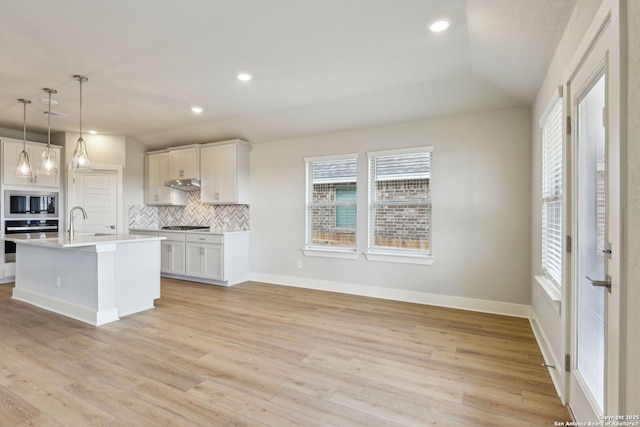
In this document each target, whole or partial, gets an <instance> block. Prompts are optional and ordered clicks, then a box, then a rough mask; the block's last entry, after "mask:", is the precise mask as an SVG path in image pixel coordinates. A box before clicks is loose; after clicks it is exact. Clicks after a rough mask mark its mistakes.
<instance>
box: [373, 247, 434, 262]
mask: <svg viewBox="0 0 640 427" xmlns="http://www.w3.org/2000/svg"><path fill="white" fill-rule="evenodd" d="M364 256H365V257H366V258H367V261H381V262H396V263H401V264H419V265H433V261H434V260H435V258H434V257H433V256H431V255H419V254H408V253H401V252H400V250H395V251H394V250H374V249H370V250H368V251H367V252H364Z"/></svg>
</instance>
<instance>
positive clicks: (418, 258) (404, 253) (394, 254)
mask: <svg viewBox="0 0 640 427" xmlns="http://www.w3.org/2000/svg"><path fill="white" fill-rule="evenodd" d="M432 152H433V146H432V145H427V146H424V145H423V146H419V147H409V148H401V149H396V150H382V151H369V152H367V181H368V182H367V250H366V252H364V255H365V257H366V258H367V261H380V262H393V263H401V264H418V265H433V262H434V260H435V258H434V257H433V252H431V253H429V254H427V253H425V252H422V251H417V250H415V251H413V250H406V249H404V250H403V249H386V248H385V249H382V248H373V247H371V233H372V227H371V203H372V200H371V194H372V185H373V183H372V182H371V158H373V157H378V156H395V155H403V154H416V153H432ZM430 205H433V203H430ZM429 243H430V244H431V243H432V242H429Z"/></svg>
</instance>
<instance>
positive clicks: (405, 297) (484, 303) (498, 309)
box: [249, 273, 531, 318]
mask: <svg viewBox="0 0 640 427" xmlns="http://www.w3.org/2000/svg"><path fill="white" fill-rule="evenodd" d="M249 280H251V281H254V282H264V283H271V284H274V285H282V286H292V287H296V288H305V289H315V290H320V291H331V292H339V293H343V294H351V295H360V296H366V297H372V298H381V299H388V300H393V301H404V302H412V303H417V304H425V305H434V306H439V307H448V308H457V309H461V310H469V311H478V312H482V313H491V314H501V315H505V316H513V317H524V318H529V317H530V315H531V306H530V305H525V304H513V303H508V302H500V301H488V300H480V299H475V298H465V297H457V296H451V295H441V294H431V293H427V292H416V291H408V290H402V289H389V288H379V287H374V286H365V285H357V284H353V283H342V282H332V281H327V280H316V279H307V278H302V277H294V276H280V275H274V274H263V273H250V274H249Z"/></svg>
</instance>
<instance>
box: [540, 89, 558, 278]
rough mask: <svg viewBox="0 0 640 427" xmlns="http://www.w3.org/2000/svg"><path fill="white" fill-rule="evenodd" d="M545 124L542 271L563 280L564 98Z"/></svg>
mask: <svg viewBox="0 0 640 427" xmlns="http://www.w3.org/2000/svg"><path fill="white" fill-rule="evenodd" d="M541 125H542V271H543V273H544V274H545V276H547V277H548V278H549V279H551V280H552V281H553V282H554V283H555V284H556V285H558V286H560V284H561V283H562V215H563V214H562V203H563V201H562V197H563V195H562V174H563V169H562V162H563V158H562V99H558V100H557V101H555V103H554V104H553V105H552V107H551V109H550V110H549V112H548V113H547V114H546V115H545V116H544V119H543V120H542V121H541Z"/></svg>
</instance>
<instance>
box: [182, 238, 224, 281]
mask: <svg viewBox="0 0 640 427" xmlns="http://www.w3.org/2000/svg"><path fill="white" fill-rule="evenodd" d="M187 237H191V236H187ZM207 237H209V236H207ZM211 237H219V238H220V240H221V241H222V236H211ZM194 239H196V240H200V239H203V238H202V237H194ZM187 276H193V277H202V278H205V279H212V280H224V246H223V245H222V242H220V243H204V242H200V241H188V242H187Z"/></svg>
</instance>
